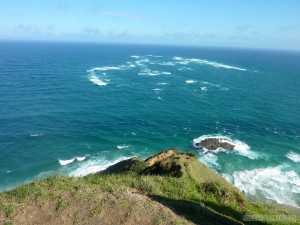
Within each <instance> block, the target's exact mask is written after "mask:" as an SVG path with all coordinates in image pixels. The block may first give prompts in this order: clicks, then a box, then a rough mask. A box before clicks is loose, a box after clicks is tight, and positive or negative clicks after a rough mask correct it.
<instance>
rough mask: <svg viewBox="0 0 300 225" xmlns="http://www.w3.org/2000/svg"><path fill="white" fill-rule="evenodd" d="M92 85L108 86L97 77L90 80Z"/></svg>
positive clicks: (93, 76)
mask: <svg viewBox="0 0 300 225" xmlns="http://www.w3.org/2000/svg"><path fill="white" fill-rule="evenodd" d="M89 80H90V81H91V82H92V83H94V84H96V85H98V86H106V85H107V84H108V83H107V82H104V81H102V80H100V79H99V78H98V77H97V76H95V75H92V76H91V77H90V79H89Z"/></svg>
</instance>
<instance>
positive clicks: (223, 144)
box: [195, 138, 235, 150]
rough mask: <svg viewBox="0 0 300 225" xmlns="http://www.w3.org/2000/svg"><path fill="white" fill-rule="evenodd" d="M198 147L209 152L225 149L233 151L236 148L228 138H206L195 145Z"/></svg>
mask: <svg viewBox="0 0 300 225" xmlns="http://www.w3.org/2000/svg"><path fill="white" fill-rule="evenodd" d="M195 145H196V146H197V147H199V148H200V147H202V148H205V149H207V150H216V149H218V148H223V149H225V150H233V148H234V147H235V146H234V145H233V144H231V143H230V141H229V140H227V139H226V138H206V139H204V140H202V141H200V142H198V143H196V144H195Z"/></svg>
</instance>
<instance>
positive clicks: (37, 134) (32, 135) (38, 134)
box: [30, 133, 43, 137]
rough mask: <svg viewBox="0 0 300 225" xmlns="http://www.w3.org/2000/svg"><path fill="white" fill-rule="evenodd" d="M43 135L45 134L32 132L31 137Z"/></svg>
mask: <svg viewBox="0 0 300 225" xmlns="http://www.w3.org/2000/svg"><path fill="white" fill-rule="evenodd" d="M42 135H43V134H42V133H36V134H30V137H38V136H42Z"/></svg>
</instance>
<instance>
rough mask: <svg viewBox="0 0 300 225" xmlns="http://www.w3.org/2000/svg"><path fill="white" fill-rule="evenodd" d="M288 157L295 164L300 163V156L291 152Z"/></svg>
mask: <svg viewBox="0 0 300 225" xmlns="http://www.w3.org/2000/svg"><path fill="white" fill-rule="evenodd" d="M286 157H287V158H288V159H290V160H292V161H293V162H300V154H297V153H295V152H289V153H287V154H286Z"/></svg>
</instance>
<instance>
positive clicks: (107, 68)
mask: <svg viewBox="0 0 300 225" xmlns="http://www.w3.org/2000/svg"><path fill="white" fill-rule="evenodd" d="M125 67H126V66H103V67H96V68H93V69H90V70H87V71H86V72H88V73H93V72H95V71H107V70H122V69H124V68H125Z"/></svg>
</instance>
